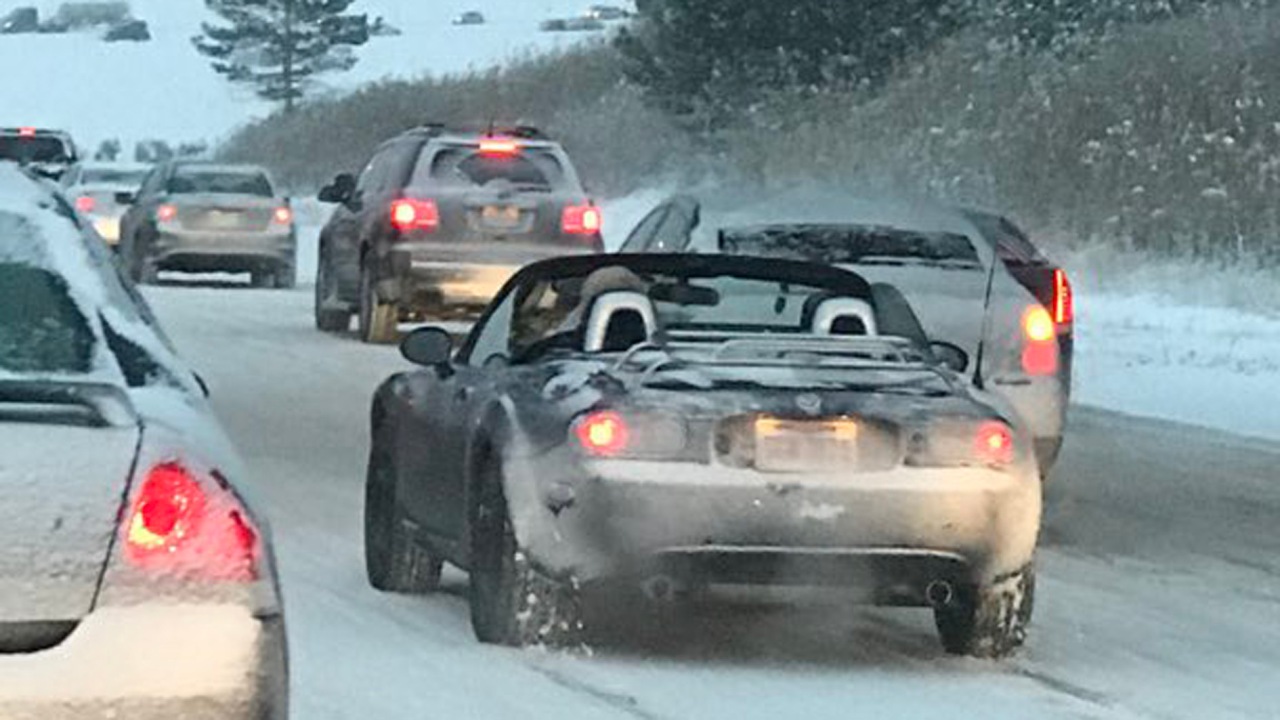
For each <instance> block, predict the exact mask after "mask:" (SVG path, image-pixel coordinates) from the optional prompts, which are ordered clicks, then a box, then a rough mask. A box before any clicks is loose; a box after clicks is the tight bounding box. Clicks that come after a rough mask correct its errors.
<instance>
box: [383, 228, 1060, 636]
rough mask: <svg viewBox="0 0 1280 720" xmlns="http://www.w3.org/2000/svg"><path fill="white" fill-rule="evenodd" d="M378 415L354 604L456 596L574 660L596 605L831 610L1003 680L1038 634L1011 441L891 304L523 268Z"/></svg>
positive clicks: (801, 284) (753, 271)
mask: <svg viewBox="0 0 1280 720" xmlns="http://www.w3.org/2000/svg"><path fill="white" fill-rule="evenodd" d="M401 349H402V352H403V354H404V356H405V358H407V359H408V360H409V361H411V362H413V363H415V364H417V365H418V366H420V367H419V369H417V370H411V371H406V372H402V373H398V374H396V375H394V376H392V377H390V378H389V379H388V380H386V381H385V382H384V383H383V384H382V385H381V386H380V387H379V389H378V390H377V392H376V393H375V395H374V399H373V406H372V412H371V417H370V422H371V432H372V447H371V450H370V455H369V464H368V475H367V478H366V486H365V487H366V500H365V525H364V527H365V558H366V569H367V573H368V579H369V581H370V583H371V584H372V585H373V586H374V587H375V588H378V589H380V590H384V591H397V592H409V593H425V592H429V591H431V590H434V589H436V588H437V587H438V584H439V581H440V576H441V568H442V566H443V564H444V563H445V562H448V563H451V564H453V565H456V566H458V567H460V568H463V569H464V570H466V571H468V572H469V573H470V590H469V594H468V599H469V606H470V614H471V624H472V627H473V629H474V632H475V634H476V636H477V638H478V639H479V640H481V641H483V642H491V643H502V644H510V645H527V644H536V643H545V644H550V645H556V644H564V643H574V642H577V640H578V639H579V638H581V637H582V636H583V632H584V631H586V632H589V631H590V629H591V628H590V623H591V619H590V616H589V613H588V612H587V611H586V608H588V607H589V603H587V600H589V599H590V598H591V597H592V596H593V595H596V596H597V597H599V595H598V594H596V593H597V591H599V592H600V593H604V594H605V595H608V594H609V592H610V590H609V589H610V588H619V587H621V588H632V589H639V590H642V591H643V593H644V594H645V595H647V596H648V597H649V598H650V599H651V601H654V602H660V603H666V602H671V601H676V600H679V599H680V598H682V597H687V596H689V595H690V594H699V593H702V592H703V591H706V592H709V593H711V594H712V596H714V592H715V591H716V590H717V589H718V588H722V587H725V586H746V587H747V588H749V589H750V588H754V587H759V586H799V587H800V588H809V587H812V586H833V585H834V586H839V587H841V588H843V589H846V590H849V591H851V592H852V596H851V597H850V602H856V603H869V604H874V605H894V606H920V607H932V608H933V610H934V614H935V618H936V621H937V628H938V631H939V633H940V636H941V638H942V642H943V645H944V647H945V648H946V649H947V650H948V651H951V652H953V653H959V654H970V655H980V656H1002V655H1006V654H1008V653H1010V652H1012V651H1013V650H1014V649H1015V648H1016V647H1017V646H1018V645H1019V644H1020V643H1021V642H1022V640H1023V637H1024V635H1025V632H1026V629H1027V624H1028V622H1029V619H1030V614H1031V607H1032V593H1033V588H1034V577H1035V575H1034V555H1035V547H1036V540H1037V535H1038V532H1039V526H1040V512H1041V483H1040V476H1039V472H1038V469H1037V466H1036V462H1035V457H1034V453H1033V449H1032V444H1031V436H1030V434H1029V433H1028V432H1027V430H1026V428H1025V427H1024V426H1023V425H1022V424H1021V423H1020V422H1019V420H1018V417H1017V414H1016V413H1015V411H1014V410H1013V409H1012V408H1011V407H1009V406H1008V404H1007V403H1005V402H1004V401H1003V400H1002V399H1001V398H1000V397H999V396H996V395H994V394H992V393H989V392H985V391H983V390H981V389H979V388H977V387H975V386H974V385H973V384H972V383H971V382H970V381H969V380H968V379H967V378H966V377H965V376H964V375H963V374H962V373H963V371H964V370H965V367H966V365H967V364H968V362H969V359H968V357H967V355H966V353H965V352H964V351H963V350H962V349H961V348H959V347H956V346H954V345H950V344H947V343H943V342H930V341H929V339H928V338H927V336H926V335H925V334H924V332H923V330H922V328H921V326H920V323H919V321H918V319H917V318H916V316H915V314H914V312H913V311H912V310H911V306H910V305H909V304H908V303H907V302H906V301H905V300H904V299H903V296H902V294H901V293H900V292H899V291H898V290H897V289H896V288H894V287H893V286H891V285H888V284H885V283H871V282H868V281H866V280H865V279H863V278H862V277H860V276H859V275H857V274H854V273H852V272H849V271H846V270H842V269H839V268H836V267H833V266H830V265H823V264H817V263H809V262H801V261H795V260H785V259H775V258H757V257H746V256H741V257H739V256H730V255H722V254H721V255H710V254H708V255H678V254H657V253H654V254H630V255H603V256H594V257H593V256H585V257H584V256H579V257H565V258H559V259H551V260H545V261H541V262H538V263H534V264H532V265H529V266H527V267H525V268H524V269H523V270H521V271H520V272H519V273H518V274H517V275H516V276H514V277H513V278H512V279H511V280H510V281H509V282H508V283H507V284H506V286H505V287H504V288H503V289H502V291H501V292H500V293H499V294H498V296H497V297H496V298H495V299H494V301H493V302H492V304H491V305H489V307H488V309H487V310H486V312H485V313H484V315H483V316H482V317H481V318H480V320H479V321H478V322H477V323H476V325H475V326H474V327H473V329H472V330H471V332H470V334H469V335H468V336H467V338H466V340H465V341H464V342H463V343H462V345H461V347H460V348H459V349H458V350H457V351H456V352H454V350H453V343H452V339H451V337H450V335H449V334H448V333H447V332H446V331H445V330H444V329H442V328H437V327H430V326H428V327H424V328H419V329H416V330H414V331H413V332H412V333H410V334H409V335H408V336H407V337H406V338H405V339H404V341H403V342H402V345H401Z"/></svg>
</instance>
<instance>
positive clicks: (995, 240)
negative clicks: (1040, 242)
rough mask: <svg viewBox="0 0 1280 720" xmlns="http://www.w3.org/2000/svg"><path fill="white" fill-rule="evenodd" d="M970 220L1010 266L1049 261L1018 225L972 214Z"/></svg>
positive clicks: (990, 216)
mask: <svg viewBox="0 0 1280 720" xmlns="http://www.w3.org/2000/svg"><path fill="white" fill-rule="evenodd" d="M969 220H970V221H971V222H973V224H974V225H977V226H978V229H979V230H981V231H982V234H983V235H985V236H986V238H987V241H988V242H990V243H991V244H992V245H993V246H994V247H995V251H996V256H997V257H999V258H1000V259H1001V260H1002V261H1004V262H1005V264H1008V265H1043V264H1045V263H1047V262H1048V260H1047V259H1046V258H1045V257H1044V255H1042V254H1041V253H1040V250H1039V248H1037V247H1036V246H1035V245H1033V244H1032V243H1031V240H1030V239H1029V238H1028V237H1027V236H1026V235H1024V234H1023V233H1022V231H1021V230H1019V229H1018V226H1017V225H1014V224H1013V223H1011V222H1009V221H1008V220H1006V219H1005V218H1002V217H999V216H997V215H987V214H985V213H971V214H969Z"/></svg>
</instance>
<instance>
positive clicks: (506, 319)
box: [459, 293, 518, 366]
mask: <svg viewBox="0 0 1280 720" xmlns="http://www.w3.org/2000/svg"><path fill="white" fill-rule="evenodd" d="M517 295H518V293H510V294H508V295H507V296H506V298H505V299H504V300H503V301H502V303H501V304H499V305H498V306H497V307H495V308H494V310H493V312H492V313H490V314H489V316H488V318H487V319H486V320H485V322H484V324H483V325H478V326H476V328H475V329H474V331H473V332H472V334H471V337H469V338H468V340H467V345H466V346H465V347H464V348H463V349H462V352H461V353H459V360H460V361H461V362H465V363H467V364H471V365H476V366H480V365H483V364H484V363H485V362H487V361H488V360H489V359H490V358H492V357H494V356H501V357H507V356H508V354H509V353H510V349H511V348H510V344H509V342H508V340H509V338H510V335H511V317H512V310H513V309H514V308H515V305H516V302H517Z"/></svg>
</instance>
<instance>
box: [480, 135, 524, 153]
mask: <svg viewBox="0 0 1280 720" xmlns="http://www.w3.org/2000/svg"><path fill="white" fill-rule="evenodd" d="M518 152H520V144H519V143H517V142H515V141H514V140H501V139H490V140H481V141H480V154H481V155H515V154H516V153H518Z"/></svg>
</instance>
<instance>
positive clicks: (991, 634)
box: [934, 565, 1036, 658]
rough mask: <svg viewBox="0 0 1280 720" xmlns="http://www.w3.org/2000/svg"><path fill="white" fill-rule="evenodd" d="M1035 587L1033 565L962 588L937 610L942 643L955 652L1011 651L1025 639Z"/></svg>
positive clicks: (995, 654)
mask: <svg viewBox="0 0 1280 720" xmlns="http://www.w3.org/2000/svg"><path fill="white" fill-rule="evenodd" d="M1035 588H1036V576H1035V568H1034V566H1031V565H1028V566H1027V567H1026V568H1025V569H1023V570H1022V571H1021V572H1019V573H1017V574H1016V575H1014V576H1013V577H1010V578H1006V579H1004V580H1002V581H1000V582H998V583H995V584H994V585H990V586H986V587H974V586H969V587H964V588H959V589H958V590H957V592H956V597H955V598H954V599H953V600H952V601H951V603H949V604H947V605H945V606H942V607H939V608H936V609H935V610H934V621H935V623H936V624H937V627H938V635H939V637H940V638H941V639H942V646H943V647H944V648H945V649H946V651H947V652H948V653H951V654H952V655H969V656H972V657H980V658H1002V657H1006V656H1008V655H1010V654H1012V653H1013V652H1014V651H1015V650H1017V649H1018V648H1019V647H1020V646H1021V645H1022V644H1023V642H1024V641H1025V640H1026V636H1027V626H1028V625H1030V623H1031V611H1032V608H1033V606H1034V604H1035Z"/></svg>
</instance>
